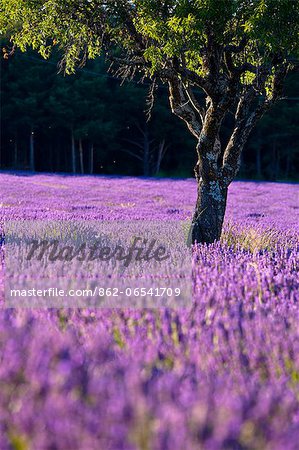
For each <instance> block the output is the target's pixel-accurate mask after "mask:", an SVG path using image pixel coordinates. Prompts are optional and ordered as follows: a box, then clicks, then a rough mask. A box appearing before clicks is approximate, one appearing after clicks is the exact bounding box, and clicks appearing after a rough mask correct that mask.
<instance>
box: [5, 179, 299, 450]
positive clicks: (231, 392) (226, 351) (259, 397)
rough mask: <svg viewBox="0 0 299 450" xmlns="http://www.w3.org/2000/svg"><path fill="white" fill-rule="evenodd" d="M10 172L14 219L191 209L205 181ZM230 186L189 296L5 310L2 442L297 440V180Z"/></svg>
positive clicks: (104, 444)
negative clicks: (167, 303) (173, 304)
mask: <svg viewBox="0 0 299 450" xmlns="http://www.w3.org/2000/svg"><path fill="white" fill-rule="evenodd" d="M0 181H1V185H0V186H1V187H0V189H1V201H2V205H1V217H2V219H1V220H3V221H4V227H5V221H7V220H18V221H22V220H28V219H34V218H37V219H40V220H57V219H58V220H61V219H62V220H75V219H79V220H82V219H83V220H87V221H88V220H95V219H96V220H98V219H107V220H112V219H114V220H121V219H125V220H128V219H134V220H140V221H142V220H144V219H158V220H161V221H178V220H180V221H181V220H186V223H187V222H188V218H189V217H190V214H191V211H192V204H193V202H194V197H195V195H196V192H195V191H196V186H195V183H194V182H193V181H191V180H180V181H173V180H161V181H160V180H156V181H149V180H140V179H133V178H132V179H125V178H124V179H117V180H115V179H113V178H93V177H79V178H76V177H61V176H46V175H36V176H32V177H25V176H13V175H9V174H2V175H1V179H0ZM169 184H171V189H169ZM230 189H231V193H230V196H229V206H228V213H227V219H226V220H227V222H226V225H225V230H224V234H223V238H222V241H221V242H220V243H217V244H213V245H210V246H204V245H203V246H199V247H196V248H195V249H194V255H193V261H192V270H193V285H192V303H191V307H189V308H183V309H181V310H173V309H168V308H161V309H139V310H137V309H129V308H126V309H122V310H114V309H92V308H84V309H82V308H81V309H53V308H52V309H46V310H45V309H43V310H41V309H40V310H39V309H32V310H21V309H5V308H3V309H2V310H1V311H0V322H1V323H0V330H1V331H0V349H1V361H2V364H1V366H0V384H1V391H0V415H1V420H0V448H1V449H3V450H11V449H15V450H16V449H21V450H31V449H33V450H35V449H38V450H43V449H54V448H55V449H58V450H65V449H73V450H77V449H78V450H85V449H87V450H93V449H94V450H98V449H106V448H107V449H113V450H114V449H117V450H118V449H124V450H131V449H132V450H133V449H142V450H145V449H150V450H151V449H153V450H156V449H157V450H168V449H171V450H181V449H182V448H185V449H186V450H189V449H190V450H193V449H194V450H195V449H199V448H204V449H208V450H218V449H244V450H245V449H256V450H261V449H266V450H282V449H287V450H295V449H297V448H298V444H297V443H298V441H299V404H298V398H299V356H298V355H299V328H298V319H299V306H298V305H299V295H298V255H299V246H298V234H297V233H298V215H297V216H296V213H297V214H298V186H297V185H288V184H276V183H245V182H237V183H234V184H233V185H232V186H231V188H230ZM136 191H138V193H139V195H138V197H137V199H136V195H135V193H136ZM252 191H254V195H252ZM169 192H171V193H172V195H171V196H170V197H169ZM261 194H262V195H261ZM133 198H134V199H135V200H134V201H133V200H132V199H133ZM236 202H238V204H240V203H242V204H243V207H242V209H241V210H237V209H235V208H234V205H235V203H236ZM2 250H3V245H2ZM36 277H38V273H36ZM3 278H4V274H3V267H2V272H1V278H0V280H1V287H3Z"/></svg>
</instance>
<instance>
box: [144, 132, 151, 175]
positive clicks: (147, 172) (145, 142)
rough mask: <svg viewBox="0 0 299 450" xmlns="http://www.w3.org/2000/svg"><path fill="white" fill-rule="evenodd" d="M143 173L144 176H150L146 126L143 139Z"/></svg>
mask: <svg viewBox="0 0 299 450" xmlns="http://www.w3.org/2000/svg"><path fill="white" fill-rule="evenodd" d="M143 175H144V176H145V177H148V176H150V143H149V138H148V128H147V126H146V129H145V131H144V140H143Z"/></svg>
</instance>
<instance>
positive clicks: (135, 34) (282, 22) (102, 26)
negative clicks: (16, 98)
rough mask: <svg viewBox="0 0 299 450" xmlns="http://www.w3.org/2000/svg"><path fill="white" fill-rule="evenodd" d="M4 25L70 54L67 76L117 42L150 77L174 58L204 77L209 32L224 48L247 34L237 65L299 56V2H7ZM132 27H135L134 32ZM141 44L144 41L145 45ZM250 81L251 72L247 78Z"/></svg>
mask: <svg viewBox="0 0 299 450" xmlns="http://www.w3.org/2000/svg"><path fill="white" fill-rule="evenodd" d="M0 30H1V33H2V34H3V35H5V36H8V37H9V38H10V39H11V41H12V43H13V44H15V45H17V46H18V47H20V48H21V49H22V50H23V51H25V50H26V49H27V48H28V46H31V47H32V48H34V49H37V50H38V51H39V53H40V54H41V55H42V56H43V57H44V58H48V57H49V55H50V53H51V51H52V50H53V48H54V47H55V46H58V47H59V48H60V49H61V50H62V51H63V54H64V56H63V63H64V67H65V70H66V72H67V73H72V72H74V70H75V68H76V67H78V66H79V65H80V64H82V62H84V61H85V59H93V58H95V57H97V56H98V55H100V53H101V52H104V53H105V55H107V54H108V55H109V54H111V53H113V52H114V48H115V46H118V47H122V48H123V50H124V51H126V52H127V53H128V54H129V55H131V54H132V53H133V54H138V56H142V57H144V58H145V60H146V62H147V65H145V66H143V70H145V72H146V73H147V74H148V75H154V72H155V71H157V70H158V69H161V68H162V67H163V66H164V65H165V64H166V63H167V61H168V60H169V58H173V57H181V56H182V55H184V63H185V64H186V67H187V68H189V69H190V70H193V71H195V72H196V73H198V74H200V75H201V74H204V73H205V72H206V70H207V69H206V67H205V58H204V56H205V51H206V43H207V39H208V36H209V35H212V36H213V38H214V39H215V40H216V41H217V42H218V44H219V45H221V46H222V47H224V46H227V45H238V44H240V42H242V39H244V38H245V39H246V42H247V44H246V46H245V48H244V51H243V52H242V53H241V54H239V53H238V54H235V55H234V56H233V58H234V62H235V63H236V64H239V63H240V62H250V63H259V62H260V59H261V58H267V57H269V56H270V55H271V54H274V53H276V52H279V53H280V54H281V55H282V56H283V57H284V58H286V57H288V56H289V55H297V54H298V45H299V44H298V43H299V39H298V30H299V4H298V1H296V0H194V1H187V0H172V1H167V2H165V1H156V0H137V1H129V0H128V1H125V0H122V1H118V2H114V1H110V2H107V1H101V0H88V1H82V0H26V1H25V0H1V12H0ZM132 30H133V31H132ZM139 41H140V42H141V41H142V45H140V43H139ZM245 78H246V82H250V81H251V80H250V75H249V74H246V75H245Z"/></svg>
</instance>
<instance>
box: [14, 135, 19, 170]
mask: <svg viewBox="0 0 299 450" xmlns="http://www.w3.org/2000/svg"><path fill="white" fill-rule="evenodd" d="M17 168H18V140H17V137H16V136H15V143H14V169H17Z"/></svg>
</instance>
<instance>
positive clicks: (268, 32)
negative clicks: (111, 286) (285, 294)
mask: <svg viewBox="0 0 299 450" xmlns="http://www.w3.org/2000/svg"><path fill="white" fill-rule="evenodd" d="M1 5H2V12H1V16H0V26H1V29H2V32H3V33H5V34H7V35H9V36H10V37H11V41H12V44H13V45H14V46H19V47H20V48H21V49H22V50H24V51H25V50H26V49H27V47H28V46H32V47H33V48H35V49H37V50H38V51H39V52H40V54H41V55H42V56H44V57H45V58H47V57H48V56H49V54H50V52H51V50H52V48H53V47H54V46H56V45H58V46H59V47H60V48H61V50H62V51H63V58H62V61H61V67H63V68H64V70H65V71H66V73H72V72H74V71H75V69H76V67H78V66H80V65H82V64H84V63H85V61H86V60H87V59H88V58H95V57H97V56H98V55H100V54H101V53H102V54H104V55H105V57H106V58H107V59H109V60H110V61H111V62H112V64H113V67H114V70H115V73H116V74H117V75H119V76H122V77H124V78H129V79H130V78H133V77H134V76H135V77H139V78H141V79H143V78H144V77H148V78H150V79H151V80H152V82H153V88H152V89H151V92H152V94H153V95H152V97H154V86H155V85H156V83H157V82H158V80H160V81H162V82H163V83H167V85H168V88H169V99H170V106H171V110H172V112H173V113H174V114H175V115H177V116H178V117H179V118H180V119H182V120H183V121H184V122H185V123H186V125H187V127H188V129H189V131H190V133H191V134H192V135H193V136H194V137H195V139H196V140H197V145H196V149H197V159H198V161H197V164H196V166H195V175H196V179H197V183H198V199H197V204H196V208H195V213H194V217H193V221H192V239H193V242H195V241H197V242H200V243H201V242H206V243H211V242H213V241H215V240H218V239H219V238H220V235H221V230H222V224H223V219H224V214H225V208H226V199H227V191H228V187H229V185H230V183H231V182H232V180H233V179H234V178H235V176H236V174H237V172H238V170H239V167H240V159H241V154H242V150H243V148H244V145H245V143H246V141H247V140H248V137H249V134H250V132H251V131H252V129H253V127H254V126H255V124H256V123H257V121H258V120H259V119H260V118H261V117H262V115H263V114H264V113H265V112H266V111H267V110H268V109H269V108H270V107H271V106H272V105H273V104H274V103H276V102H277V101H278V100H279V99H280V98H281V97H282V95H283V86H284V81H285V79H286V76H287V73H288V72H289V71H290V69H292V67H294V59H295V58H296V56H297V54H298V43H299V40H298V30H299V3H298V2H297V1H293V0H194V1H192V0H191V1H190V0H164V1H162V0H159V1H158V0H136V1H133V0H119V1H113V0H110V1H109V0H85V1H83V0H47V1H46V0H34V1H33V0H32V1H31V0H30V1H29V0H28V1H23V0H2V1H1ZM7 51H8V50H7ZM195 89H201V90H202V91H203V92H204V94H205V102H201V101H200V100H199V99H198V98H197V96H196V94H195V92H194V90H195ZM230 112H233V114H234V126H233V131H232V133H231V136H230V137H229V139H228V142H225V143H223V142H221V138H220V136H221V127H222V123H223V121H224V119H225V117H226V115H227V114H229V113H230Z"/></svg>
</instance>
